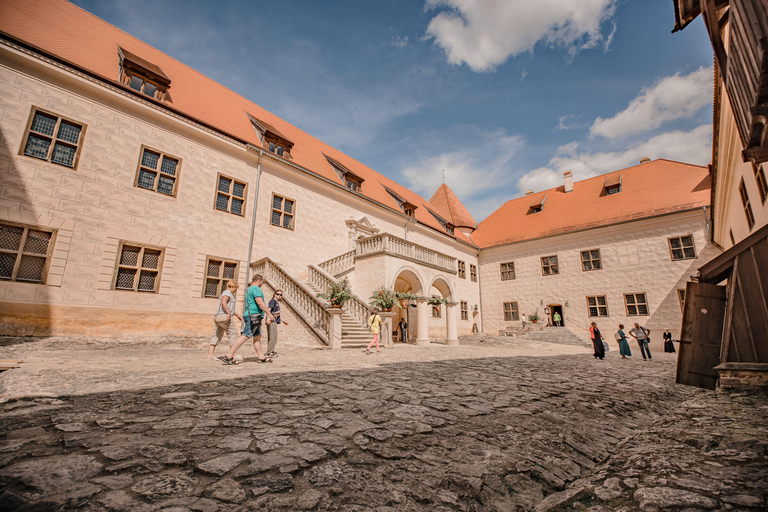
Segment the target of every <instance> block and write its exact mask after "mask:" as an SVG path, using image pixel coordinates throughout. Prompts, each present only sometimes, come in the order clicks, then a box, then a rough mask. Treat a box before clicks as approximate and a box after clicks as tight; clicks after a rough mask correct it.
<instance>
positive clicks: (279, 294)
mask: <svg viewBox="0 0 768 512" xmlns="http://www.w3.org/2000/svg"><path fill="white" fill-rule="evenodd" d="M275 295H277V296H278V297H282V296H283V294H282V293H276V294H275Z"/></svg>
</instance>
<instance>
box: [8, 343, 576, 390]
mask: <svg viewBox="0 0 768 512" xmlns="http://www.w3.org/2000/svg"><path fill="white" fill-rule="evenodd" d="M209 339H210V338H203V339H182V340H163V339H157V340H152V339H146V338H145V339H113V340H104V339H88V338H85V339H80V338H78V339H71V338H42V339H35V338H32V339H30V338H11V337H7V338H0V358H2V359H17V358H18V359H23V360H24V363H22V365H21V368H19V369H15V370H12V371H9V372H4V373H2V374H0V401H2V400H4V399H12V398H21V397H30V396H37V397H55V396H58V395H77V394H83V393H95V392H106V391H116V390H121V389H137V388H147V387H154V386H164V385H171V384H178V383H182V382H198V381H201V380H214V379H230V378H232V377H233V376H237V377H245V376H248V375H264V374H272V373H285V372H296V371H313V370H344V369H347V370H351V369H355V368H375V367H378V366H380V365H382V364H387V363H393V362H406V361H440V360H446V359H462V358H478V357H496V356H499V357H509V356H517V355H531V354H536V355H541V356H548V355H560V354H586V353H589V352H590V349H589V348H585V347H574V346H567V345H553V344H550V343H542V342H535V341H517V340H515V339H513V338H507V337H494V336H486V335H479V336H477V335H476V336H467V337H462V339H461V343H462V345H461V346H458V347H448V346H445V345H440V344H432V345H430V346H427V347H417V346H414V345H406V344H402V343H397V344H395V345H394V347H392V348H388V349H383V350H382V351H381V354H379V355H375V354H374V355H371V356H366V355H365V354H363V352H362V350H359V349H344V350H340V351H337V350H327V349H324V348H321V347H317V346H304V345H296V344H291V343H282V342H281V343H280V344H279V345H278V352H279V357H278V358H277V359H276V360H275V362H274V363H272V364H258V363H257V362H256V355H255V352H254V350H253V347H252V346H249V345H246V346H243V348H242V349H241V350H240V353H241V354H243V355H244V356H245V360H244V362H243V364H241V365H238V366H237V367H233V366H223V365H222V364H221V363H220V362H218V361H213V360H206V359H205V357H206V354H207V353H208V344H207V341H208V340H209ZM262 346H263V347H264V348H265V349H266V344H265V343H264V342H262ZM227 348H228V347H227ZM227 348H225V346H220V347H217V350H216V354H217V355H223V354H225V353H226V350H227Z"/></svg>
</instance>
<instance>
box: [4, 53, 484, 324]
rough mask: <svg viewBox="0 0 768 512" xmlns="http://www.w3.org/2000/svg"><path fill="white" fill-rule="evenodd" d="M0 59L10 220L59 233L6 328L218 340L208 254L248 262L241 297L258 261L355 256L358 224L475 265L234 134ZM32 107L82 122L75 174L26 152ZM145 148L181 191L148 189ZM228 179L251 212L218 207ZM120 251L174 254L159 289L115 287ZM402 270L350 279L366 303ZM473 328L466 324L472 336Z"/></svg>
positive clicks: (44, 68)
mask: <svg viewBox="0 0 768 512" xmlns="http://www.w3.org/2000/svg"><path fill="white" fill-rule="evenodd" d="M0 62H1V63H2V67H0V131H1V132H2V144H1V145H0V170H2V192H1V193H0V222H9V223H14V224H20V225H24V226H29V227H36V228H50V229H55V230H57V231H56V239H55V244H54V252H53V255H52V257H51V261H50V268H49V270H48V272H47V282H46V284H31V283H23V282H3V283H0V303H2V307H3V309H4V311H5V314H4V316H3V319H2V321H1V322H0V334H20V333H21V334H36V335H46V334H64V335H121V334H122V333H126V334H127V333H130V334H131V335H142V334H152V335H182V336H183V335H199V334H201V333H207V332H208V330H209V329H210V323H211V316H212V314H213V312H214V311H215V309H216V307H217V301H216V299H215V298H207V297H204V285H205V273H206V261H207V258H219V259H223V260H228V261H233V262H236V263H237V281H238V282H239V284H240V286H241V288H240V292H241V293H240V294H239V297H240V298H242V296H243V290H244V285H245V275H246V265H247V262H248V261H255V260H258V259H260V258H262V257H264V256H268V257H270V258H272V259H273V260H274V261H277V262H280V263H281V264H282V265H284V266H285V267H286V268H287V269H288V270H289V271H290V272H291V273H292V275H294V276H297V277H298V278H299V279H301V278H304V277H306V275H307V265H309V264H319V263H321V262H323V261H325V260H328V259H330V258H332V257H335V256H338V255H340V254H343V253H345V252H347V251H348V250H349V249H350V240H351V235H352V234H353V233H351V228H350V227H349V226H348V224H347V221H348V220H350V219H356V220H358V219H366V222H367V223H369V224H370V225H371V226H373V227H374V228H375V229H376V230H378V231H379V232H381V233H390V234H393V235H395V236H398V237H405V236H407V237H408V239H409V240H410V241H413V242H415V243H417V244H421V245H423V246H426V247H430V248H432V249H433V250H436V251H439V252H441V253H444V254H446V255H449V256H451V257H454V258H458V259H460V260H462V261H466V262H467V265H469V263H472V264H473V265H477V254H478V251H477V249H476V248H475V247H472V246H470V245H468V244H466V243H462V242H459V241H457V240H455V239H453V238H452V237H449V236H447V235H445V234H441V233H438V232H436V231H435V230H434V229H432V228H430V227H426V226H423V225H421V224H418V223H412V224H411V225H410V226H409V227H408V228H406V226H407V225H408V224H409V222H408V221H409V219H408V218H407V217H405V216H404V215H399V214H397V213H396V212H394V211H392V210H390V209H387V208H382V207H381V206H380V205H378V204H376V203H375V202H373V201H371V200H369V199H367V198H365V197H363V196H361V195H359V194H355V193H353V192H351V191H349V190H346V189H344V188H342V187H340V186H338V185H334V184H331V183H326V182H325V181H323V180H320V179H318V178H317V177H316V176H314V175H312V174H310V173H308V172H306V171H305V170H302V169H299V168H296V167H293V166H290V165H288V164H286V163H285V162H284V161H282V160H280V159H277V158H274V157H271V156H270V154H269V153H264V155H263V156H260V154H259V152H258V151H253V149H252V148H251V149H248V148H246V147H245V146H244V145H243V144H239V143H237V141H234V140H231V139H229V138H228V137H226V136H224V135H222V134H219V133H216V132H214V131H212V130H210V129H207V128H205V127H202V126H200V125H197V124H195V123H193V122H190V121H188V120H185V119H182V118H180V117H179V116H174V115H172V114H170V113H168V112H165V111H163V110H161V109H159V108H157V107H156V106H154V105H152V104H150V103H149V102H146V101H143V100H138V99H136V98H135V97H132V96H130V95H127V94H125V93H124V92H122V91H119V90H117V89H115V88H112V87H109V86H105V85H104V84H103V83H101V82H98V81H96V80H93V79H90V78H88V77H85V76H83V75H81V74H79V73H77V72H75V71H73V70H71V69H68V68H65V67H63V66H58V65H52V64H51V63H50V62H46V61H45V60H44V59H40V58H38V57H36V56H32V55H29V54H26V53H24V52H21V51H19V50H18V49H17V48H13V47H11V46H7V45H2V46H0ZM34 108H37V109H42V110H44V111H46V112H50V113H51V114H54V115H57V116H61V117H63V118H66V119H69V120H71V121H74V122H76V123H81V124H83V127H84V128H83V130H84V137H83V142H82V147H81V150H80V155H79V161H78V163H77V165H76V168H75V169H71V168H68V167H64V166H61V165H56V164H53V163H50V162H46V161H43V160H39V159H36V158H32V157H29V156H25V155H23V154H22V153H23V149H24V148H23V147H22V146H23V145H24V142H23V141H24V138H25V134H26V133H27V130H28V123H29V120H30V115H31V112H32V110H33V109H34ZM143 148H150V149H152V150H155V151H158V152H162V153H164V154H168V155H172V156H173V157H175V158H178V159H179V162H180V163H179V168H178V174H177V177H176V179H177V181H178V183H177V191H176V194H175V196H167V195H164V194H161V193H158V192H156V191H152V190H147V189H143V188H139V187H138V186H136V179H137V170H138V166H139V161H140V159H141V155H142V150H143ZM259 169H260V170H261V177H260V180H259V188H258V200H257V211H256V220H255V222H256V224H255V226H256V227H255V230H254V244H253V252H252V254H251V255H250V257H249V255H248V246H249V234H250V230H251V222H252V216H253V208H254V196H255V193H256V183H257V176H258V174H259ZM219 175H224V176H226V177H228V178H232V179H235V180H237V181H240V182H242V183H245V184H246V185H247V189H246V202H245V205H244V208H243V215H242V216H241V215H234V214H231V213H228V212H222V211H220V210H217V209H216V208H215V201H216V193H217V192H216V190H217V188H216V187H217V179H218V176H219ZM273 194H278V195H280V196H282V197H286V198H290V199H292V200H294V201H295V203H294V206H295V212H294V214H295V216H294V223H293V229H285V228H282V227H277V226H273V225H271V224H270V218H271V214H272V208H271V203H272V199H273ZM121 243H127V244H135V245H137V246H149V247H152V248H157V249H160V250H162V251H163V252H162V268H161V271H160V277H159V280H160V281H159V286H158V288H157V290H156V292H155V293H151V292H150V293H141V292H136V291H124V290H116V289H114V279H115V275H116V274H115V272H116V264H117V261H118V259H119V254H118V252H119V247H120V244H121ZM387 259H388V260H394V259H396V258H391V257H388V258H387ZM400 263H404V262H402V261H401V262H400ZM397 266H398V263H397V262H396V261H393V262H388V263H387V265H386V266H385V269H386V272H384V273H383V274H381V275H379V274H377V273H375V272H374V273H370V274H366V273H365V272H363V271H362V268H361V269H357V270H355V271H354V272H353V273H352V274H350V275H349V276H348V277H349V278H350V280H351V281H352V282H353V283H354V284H355V286H356V288H355V292H356V293H357V294H358V295H359V296H360V297H361V298H362V299H364V300H366V301H367V298H368V296H369V295H370V293H371V292H372V290H373V289H376V288H378V287H379V286H381V285H384V284H387V283H391V282H394V281H395V279H396V277H397V276H396V275H393V274H392V272H396V271H397V269H396V267H397ZM420 272H421V273H422V274H423V275H422V276H421V278H422V279H423V281H424V282H425V283H429V282H431V280H432V279H433V277H434V276H435V275H436V274H438V273H439V272H438V271H437V270H435V269H431V268H427V267H423V268H420ZM441 275H442V276H443V278H444V279H446V280H448V282H450V283H451V284H450V288H451V289H452V290H456V297H452V298H451V300H456V301H458V300H465V301H467V302H471V303H472V304H475V303H478V302H479V289H478V287H477V284H476V283H469V282H468V280H463V281H462V280H459V279H458V278H457V276H456V273H455V272H454V273H452V274H451V273H446V272H443V273H441ZM459 281H462V282H459ZM428 291H429V290H425V293H426V292H428ZM240 307H242V303H241V304H240ZM299 324H300V323H299V322H296V323H295V324H293V325H296V326H298V325H299ZM433 324H434V325H433ZM441 324H445V320H444V319H443V320H442V322H439V321H435V322H431V324H430V325H431V327H430V329H431V330H432V331H434V332H435V334H436V335H438V336H439V335H440V332H441ZM471 327H472V326H471V325H470V324H469V322H463V323H462V327H461V331H462V333H468V332H469V331H470V330H471ZM295 328H296V327H293V326H292V327H291V330H293V329H295ZM442 332H443V333H444V332H445V328H444V327H443V328H442ZM305 334H306V335H307V336H309V337H311V335H310V334H309V332H307V333H305ZM443 335H444V334H443ZM291 336H292V337H297V338H301V339H303V338H305V337H307V336H304V334H299V333H296V334H295V335H294V334H292V335H291Z"/></svg>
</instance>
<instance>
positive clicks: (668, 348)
mask: <svg viewBox="0 0 768 512" xmlns="http://www.w3.org/2000/svg"><path fill="white" fill-rule="evenodd" d="M664 352H673V353H674V352H675V344H674V343H672V333H671V332H669V329H665V330H664Z"/></svg>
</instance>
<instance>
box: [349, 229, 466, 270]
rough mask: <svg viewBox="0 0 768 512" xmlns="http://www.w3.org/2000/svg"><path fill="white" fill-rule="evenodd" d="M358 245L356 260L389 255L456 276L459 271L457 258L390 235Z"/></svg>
mask: <svg viewBox="0 0 768 512" xmlns="http://www.w3.org/2000/svg"><path fill="white" fill-rule="evenodd" d="M356 243H357V246H356V248H355V258H360V257H366V256H373V255H376V254H387V255H390V256H396V257H399V258H403V259H406V260H411V261H415V262H416V263H420V264H422V265H427V266H429V267H433V268H436V269H439V270H443V271H446V272H451V273H454V274H455V273H456V272H457V271H458V270H457V269H458V266H457V263H456V258H454V257H453V256H448V255H447V254H443V253H441V252H437V251H434V250H432V249H430V248H428V247H424V246H423V245H419V244H415V243H413V242H409V241H408V240H405V239H403V238H400V237H397V236H394V235H390V234H389V233H383V234H380V235H374V236H369V237H368V238H362V239H360V240H357V241H356Z"/></svg>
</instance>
